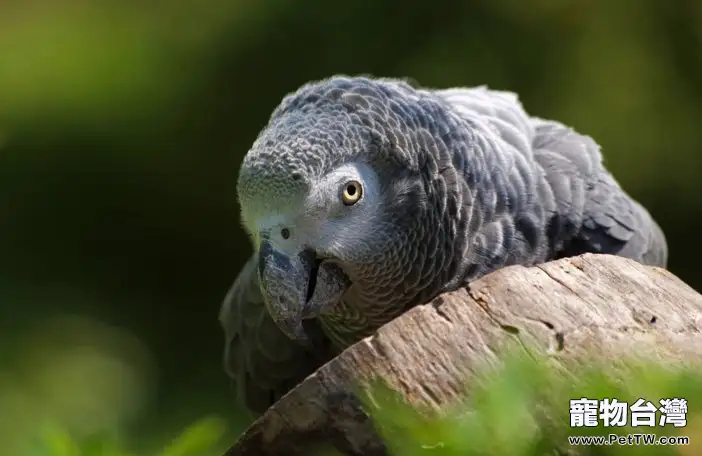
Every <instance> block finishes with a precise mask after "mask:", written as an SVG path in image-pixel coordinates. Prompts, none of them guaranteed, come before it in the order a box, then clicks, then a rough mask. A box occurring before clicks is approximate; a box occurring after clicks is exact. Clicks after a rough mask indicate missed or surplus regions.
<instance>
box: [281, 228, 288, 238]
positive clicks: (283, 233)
mask: <svg viewBox="0 0 702 456" xmlns="http://www.w3.org/2000/svg"><path fill="white" fill-rule="evenodd" d="M280 235H281V236H282V237H283V239H289V238H290V230H289V229H287V228H283V229H282V230H280Z"/></svg>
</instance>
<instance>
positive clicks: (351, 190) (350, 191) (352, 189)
mask: <svg viewBox="0 0 702 456" xmlns="http://www.w3.org/2000/svg"><path fill="white" fill-rule="evenodd" d="M346 193H348V194H349V196H353V195H355V194H356V186H355V185H349V186H348V187H346Z"/></svg>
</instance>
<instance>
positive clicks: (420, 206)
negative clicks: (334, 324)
mask: <svg viewBox="0 0 702 456" xmlns="http://www.w3.org/2000/svg"><path fill="white" fill-rule="evenodd" d="M400 90H407V91H409V90H412V89H410V88H409V86H404V85H401V86H391V85H389V84H388V85H387V87H386V86H385V85H384V84H383V83H379V82H376V81H371V80H367V79H349V78H343V77H337V78H336V79H330V80H326V81H324V82H320V83H313V84H309V85H306V86H303V87H302V88H301V89H299V90H298V91H297V92H295V93H293V94H291V95H288V96H287V97H286V98H284V99H283V101H282V103H281V104H280V105H279V106H278V108H276V110H275V111H274V112H273V114H272V116H271V119H270V121H269V123H268V125H267V126H266V127H265V128H264V129H263V130H262V131H261V133H260V134H259V136H258V138H257V139H256V141H255V142H254V144H253V146H252V147H251V149H250V150H249V151H248V153H247V154H246V156H245V158H244V160H243V163H242V165H241V168H240V171H239V179H238V182H237V194H238V198H239V204H240V207H241V218H242V224H243V226H244V228H245V229H246V231H247V232H248V233H249V235H250V237H251V239H252V241H253V244H254V248H255V250H256V252H257V254H258V260H259V261H258V274H259V282H260V286H261V291H262V294H263V296H264V302H265V303H266V306H267V310H268V312H269V313H270V315H271V316H272V317H273V319H274V320H275V322H276V324H277V325H278V326H279V328H280V329H281V330H282V331H283V332H284V333H285V334H286V335H288V337H290V338H291V339H293V340H296V341H298V342H301V343H305V342H306V341H307V336H306V333H305V330H304V327H303V320H305V319H309V318H315V317H319V316H323V315H324V314H329V313H333V312H334V310H335V305H336V304H337V303H339V301H340V300H341V298H342V297H345V296H346V299H349V296H351V300H352V301H353V300H359V299H360V300H363V299H364V296H365V297H366V298H368V296H370V295H371V294H372V295H373V298H372V299H374V300H376V301H383V300H384V299H385V300H390V299H395V300H396V299H397V298H398V296H399V297H402V296H403V294H404V295H406V294H408V293H413V292H412V291H411V290H409V291H408V289H407V288H408V287H407V286H406V285H403V283H404V284H406V283H407V280H406V279H407V277H408V275H409V276H412V275H413V274H414V283H417V282H421V280H422V277H420V276H421V274H422V273H421V270H419V269H417V267H418V266H415V265H414V264H413V263H416V261H414V260H416V258H414V257H415V256H416V255H418V254H421V253H423V252H422V249H419V250H417V249H416V248H415V249H414V250H413V249H409V248H406V247H407V244H408V243H412V244H416V243H417V242H418V241H419V242H421V239H422V237H423V236H426V235H427V234H428V233H429V232H430V231H431V223H429V222H430V220H428V219H431V217H428V219H427V217H424V220H422V218H423V215H422V214H423V213H424V212H426V211H425V210H424V209H425V207H426V206H427V201H426V200H427V197H426V195H425V191H424V186H423V185H422V184H421V179H419V174H420V172H421V170H420V169H419V166H418V164H417V163H416V160H414V159H412V157H414V156H415V155H416V154H412V153H408V150H407V149H408V148H409V147H410V146H411V145H410V144H408V143H407V144H406V143H404V142H403V141H405V140H404V139H403V135H401V134H400V133H401V130H402V129H403V128H405V129H406V128H410V126H408V122H405V121H404V120H403V117H402V116H401V115H399V114H398V115H394V116H393V115H391V113H389V112H388V111H387V109H388V108H387V106H389V105H390V104H389V101H391V99H392V96H393V92H392V91H400ZM388 119H389V120H388ZM430 244H431V243H430ZM434 245H436V241H434ZM419 267H421V266H419ZM414 294H416V292H414ZM367 300H368V299H366V301H367Z"/></svg>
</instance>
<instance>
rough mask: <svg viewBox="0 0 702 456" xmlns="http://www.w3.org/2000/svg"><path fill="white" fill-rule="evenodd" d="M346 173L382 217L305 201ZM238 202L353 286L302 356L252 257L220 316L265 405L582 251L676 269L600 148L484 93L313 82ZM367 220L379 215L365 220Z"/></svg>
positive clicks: (293, 103)
mask: <svg viewBox="0 0 702 456" xmlns="http://www.w3.org/2000/svg"><path fill="white" fill-rule="evenodd" d="M348 164H354V165H356V166H362V167H366V168H368V169H369V170H371V171H369V173H370V174H369V175H370V176H371V177H372V179H371V182H369V186H370V188H371V189H372V188H373V185H376V184H377V185H376V187H377V188H376V190H377V194H376V195H375V196H374V198H376V199H375V200H371V202H372V207H371V206H365V209H355V208H350V207H344V206H342V205H338V207H337V206H336V205H335V203H334V201H333V200H329V201H327V200H324V199H322V200H314V199H312V200H311V199H310V198H311V197H310V198H308V197H309V195H315V194H316V193H314V192H315V191H316V189H317V188H318V187H319V185H322V184H320V182H324V179H325V176H327V175H328V174H329V173H332V172H334V170H337V169H339V167H343V166H344V165H348ZM366 168H363V169H366ZM364 176H366V177H368V174H367V175H364ZM376 177H377V179H375V178H376ZM374 179H375V180H377V182H376V183H375V184H373V185H370V184H372V183H373V182H375V180H374ZM325 185H326V184H325ZM324 188H326V187H324ZM238 193H239V195H238V196H239V200H240V202H241V205H242V219H243V220H244V226H245V227H247V230H249V231H250V232H251V234H252V236H254V237H255V236H256V233H255V232H254V231H256V230H257V229H258V228H257V227H260V226H261V223H262V222H261V220H269V218H270V217H271V216H275V217H282V219H284V220H285V223H291V224H293V225H295V224H297V225H295V226H296V228H298V229H299V230H300V231H301V232H302V233H301V236H302V235H303V234H304V235H307V237H306V238H304V239H306V240H305V241H304V246H302V244H301V246H302V247H305V248H313V249H316V251H317V253H318V254H319V255H321V256H322V257H324V258H328V259H331V260H333V261H335V263H336V264H337V265H338V266H339V267H340V268H341V269H342V270H343V271H344V273H345V274H347V275H348V277H349V278H350V282H351V283H352V285H351V287H350V289H349V290H348V292H347V293H346V295H344V297H343V299H342V300H341V301H339V302H338V303H335V305H334V306H333V307H331V308H329V309H324V311H323V312H321V313H320V314H319V315H317V316H316V318H314V319H313V320H307V321H306V324H307V325H308V327H309V330H310V331H311V332H313V333H314V334H316V335H315V337H316V339H315V342H314V343H313V344H312V345H311V346H308V347H302V346H300V345H296V344H295V343H294V342H292V341H291V340H289V339H287V338H286V336H285V335H284V334H283V333H282V332H281V331H280V330H278V327H277V326H276V323H275V322H274V320H273V319H271V318H270V316H269V314H268V313H267V311H266V306H265V305H264V303H263V298H262V294H261V292H260V291H259V287H260V284H259V283H258V279H257V277H256V274H255V271H256V267H255V265H254V263H255V260H254V259H252V260H250V261H249V263H247V266H246V267H245V268H244V269H243V270H242V272H241V273H240V275H239V278H238V279H237V281H236V283H235V284H234V286H233V287H232V290H231V291H230V293H229V295H228V296H227V299H226V300H225V303H224V305H223V308H222V314H221V321H222V324H223V327H224V328H225V333H226V337H227V346H226V347H227V349H226V354H225V358H226V359H225V364H226V366H227V369H228V372H229V374H230V375H231V376H232V377H234V378H235V379H237V381H238V383H239V385H240V389H239V390H240V393H241V397H242V398H243V400H244V401H245V402H246V403H247V404H248V405H249V407H250V408H253V409H256V410H259V411H260V410H262V409H263V408H265V407H266V406H267V405H269V404H270V403H271V401H273V400H274V399H275V398H277V397H279V396H280V394H282V393H284V392H285V391H286V389H287V388H289V387H290V386H292V385H293V384H294V383H296V382H297V381H299V380H301V379H302V378H304V376H305V375H308V374H309V373H311V372H312V371H313V370H314V369H315V368H316V367H318V366H319V365H320V364H321V363H322V362H324V360H326V359H328V358H329V356H331V355H332V354H333V350H335V351H336V352H338V351H339V350H341V349H343V348H345V347H346V346H348V345H349V344H351V343H353V342H355V341H357V340H359V339H360V338H362V337H365V336H367V335H370V334H372V333H373V332H374V331H375V330H376V329H377V328H378V327H380V326H381V325H383V324H384V323H386V322H388V321H390V320H392V319H393V318H395V317H397V316H398V315H400V314H401V313H402V312H404V311H405V310H406V309H408V308H410V307H412V306H414V305H417V304H419V303H424V302H427V301H429V300H431V299H432V298H433V297H435V296H437V295H438V294H440V293H442V292H446V291H450V290H453V289H456V288H457V287H459V286H461V285H462V284H464V283H466V282H467V281H470V280H474V279H475V278H478V277H480V276H482V275H484V274H486V273H489V272H491V271H494V270H496V269H498V268H501V267H504V266H507V265H513V264H523V265H532V264H537V263H542V262H545V261H549V260H552V259H555V258H560V257H564V256H572V255H577V254H579V253H583V252H599V253H609V254H616V255H622V256H626V257H629V258H632V259H635V260H637V261H640V262H642V263H645V264H651V265H657V266H663V267H664V266H665V265H666V262H667V255H668V253H667V246H666V241H665V237H664V235H663V232H662V231H661V229H660V228H659V227H658V225H657V224H656V223H655V221H654V220H653V219H652V217H651V215H650V214H649V213H648V212H647V211H646V210H645V209H644V208H643V207H642V206H641V205H640V204H639V203H637V202H636V201H634V200H633V199H632V198H631V197H630V196H629V195H627V194H626V193H625V192H624V191H623V190H622V189H621V188H620V186H619V185H618V184H617V182H616V181H615V179H614V178H613V177H612V175H611V174H610V173H609V172H608V171H607V170H606V169H605V168H604V166H603V163H602V155H601V153H600V148H599V146H598V145H597V144H596V143H595V141H594V140H593V139H592V138H590V137H588V136H584V135H581V134H579V133H577V132H575V131H574V130H572V129H571V128H569V127H566V126H564V125H562V124H560V123H558V122H555V121H550V120H543V119H539V118H536V117H532V116H529V115H528V114H527V113H526V111H525V110H524V109H523V107H522V105H521V104H520V102H519V100H518V98H517V96H516V95H515V94H512V93H509V92H501V91H494V90H489V89H487V88H486V87H477V88H455V89H448V90H429V89H421V88H414V87H411V86H410V85H408V84H406V83H404V82H402V81H398V80H390V79H369V78H361V77H358V78H350V77H342V76H337V77H334V78H330V79H327V80H324V81H320V82H315V83H310V84H307V85H305V86H303V87H301V88H300V89H299V90H297V91H296V92H294V93H293V94H290V95H288V96H287V97H285V98H284V99H283V101H282V102H281V104H280V105H279V106H278V107H277V108H276V110H275V111H274V112H273V114H272V116H271V119H270V121H269V124H268V125H267V126H266V128H264V129H263V131H262V132H261V133H260V135H259V137H258V138H257V139H256V141H255V143H254V145H253V146H252V148H251V150H250V151H249V153H248V154H247V155H246V157H245V159H244V162H243V164H242V168H241V171H240V175H239V181H238ZM322 194H323V195H324V192H322ZM330 195H331V196H334V194H333V192H332V193H331V194H330ZM331 196H330V197H331ZM322 198H324V197H322ZM369 198H370V196H369ZM300 201H304V203H301V202H300ZM310 201H311V202H310ZM369 204H370V203H369ZM362 207H363V206H362ZM291 208H292V209H291ZM293 209H294V210H293ZM357 210H358V211H361V210H363V211H366V212H360V213H361V214H366V215H365V216H364V217H361V218H358V216H356V218H353V217H354V215H353V214H354V211H357ZM291 211H293V212H295V211H297V212H295V213H293V214H292V215H291ZM267 217H268V218H267ZM266 223H267V222H266ZM308 231H309V232H308ZM359 233H360V234H359ZM265 235H266V236H269V235H270V233H268V232H266V234H265ZM300 239H302V237H301V238H300ZM271 242H273V241H271ZM281 242H282V241H281ZM300 242H303V241H300ZM320 328H321V331H320ZM329 343H331V344H332V345H333V350H332V348H330V346H329V345H328V344H329Z"/></svg>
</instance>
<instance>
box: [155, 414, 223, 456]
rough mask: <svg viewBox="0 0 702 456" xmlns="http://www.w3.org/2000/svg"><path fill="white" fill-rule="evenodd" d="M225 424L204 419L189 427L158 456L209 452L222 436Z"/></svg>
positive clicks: (213, 419) (195, 454)
mask: <svg viewBox="0 0 702 456" xmlns="http://www.w3.org/2000/svg"><path fill="white" fill-rule="evenodd" d="M224 430H225V424H224V422H223V421H222V420H221V419H219V418H214V417H210V418H204V419H202V420H200V421H198V422H196V423H194V424H192V425H190V426H189V427H188V428H187V429H185V431H183V433H182V434H181V435H179V436H178V437H177V438H176V439H175V440H174V441H173V442H172V443H171V444H170V445H168V446H167V447H166V448H165V449H164V450H163V452H162V453H161V455H160V456H197V455H200V454H202V452H204V451H206V450H209V449H211V448H212V446H213V445H215V444H216V443H217V442H218V441H219V440H220V439H221V438H222V436H223V435H224Z"/></svg>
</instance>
